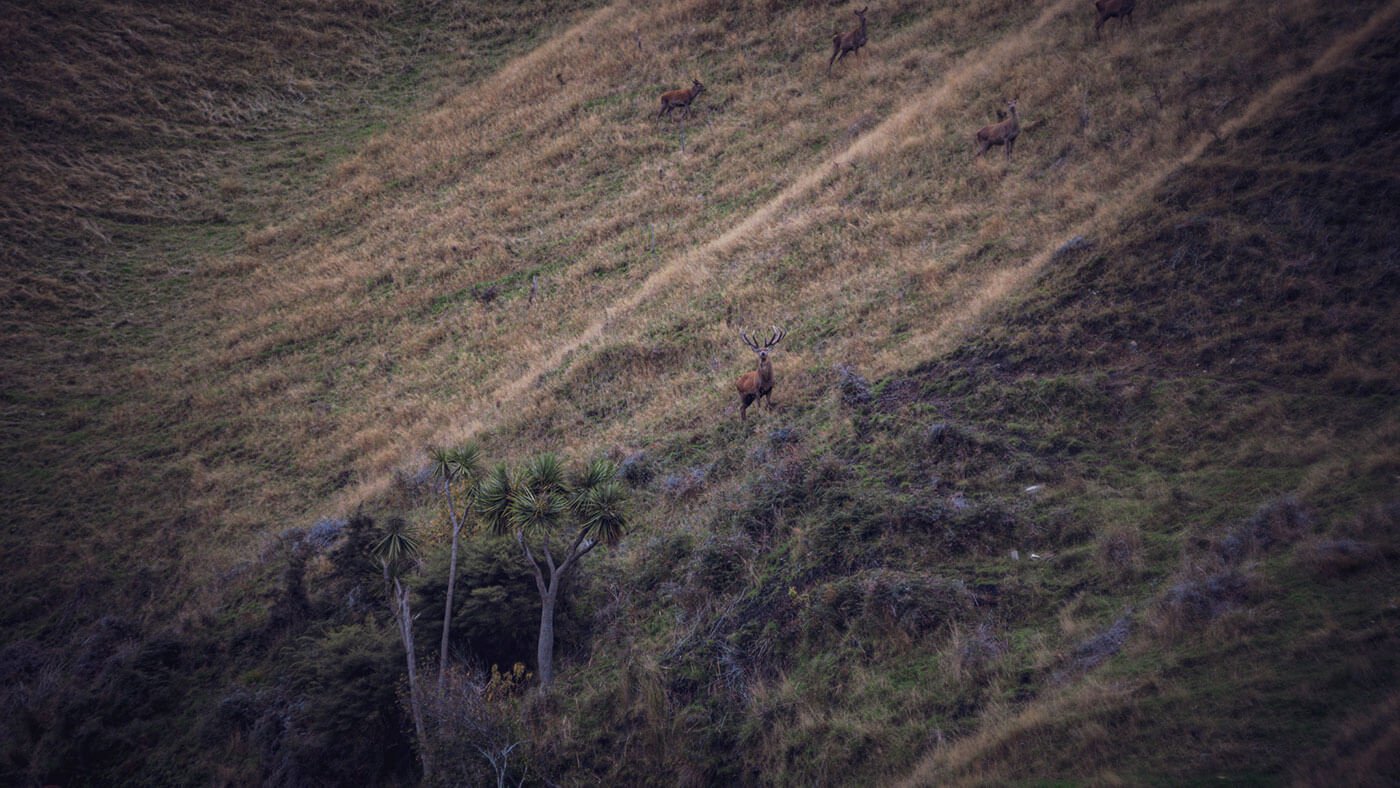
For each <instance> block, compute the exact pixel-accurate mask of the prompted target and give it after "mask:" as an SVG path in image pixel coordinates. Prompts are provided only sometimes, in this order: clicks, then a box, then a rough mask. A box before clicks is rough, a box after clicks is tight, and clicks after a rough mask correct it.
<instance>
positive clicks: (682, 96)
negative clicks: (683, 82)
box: [656, 79, 705, 118]
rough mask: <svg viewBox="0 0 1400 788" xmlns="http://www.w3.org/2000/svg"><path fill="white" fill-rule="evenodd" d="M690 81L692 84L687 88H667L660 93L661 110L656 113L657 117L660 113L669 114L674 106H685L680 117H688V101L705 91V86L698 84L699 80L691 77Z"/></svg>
mask: <svg viewBox="0 0 1400 788" xmlns="http://www.w3.org/2000/svg"><path fill="white" fill-rule="evenodd" d="M691 82H692V83H694V84H692V85H691V86H690V88H689V89H685V88H681V89H680V90H668V91H666V92H665V93H662V94H661V111H660V112H658V113H656V117H658V118H659V117H661V116H662V115H666V114H669V113H670V112H671V110H673V109H675V108H676V107H685V112H684V113H682V117H689V116H690V102H692V101H694V100H695V97H696V96H698V95H700V94H701V93H704V92H705V86H704V85H702V84H700V80H698V79H692V80H691Z"/></svg>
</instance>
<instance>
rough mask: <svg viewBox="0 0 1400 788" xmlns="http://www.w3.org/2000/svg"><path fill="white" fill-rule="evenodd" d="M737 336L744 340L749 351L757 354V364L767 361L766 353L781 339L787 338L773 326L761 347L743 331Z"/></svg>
mask: <svg viewBox="0 0 1400 788" xmlns="http://www.w3.org/2000/svg"><path fill="white" fill-rule="evenodd" d="M739 336H741V337H743V338H744V344H746V345H748V346H749V349H750V350H752V351H753V352H755V353H757V354H758V363H759V364H763V363H764V362H766V361H767V360H768V351H770V350H772V349H773V348H774V347H776V346H777V344H778V343H779V342H782V341H783V337H785V336H787V332H786V331H784V330H782V329H781V328H778V327H777V326H773V330H772V333H771V334H769V336H768V340H767V341H766V342H764V343H763V344H762V345H759V344H758V342H756V341H754V340H753V339H752V338H751V337H749V335H748V334H746V333H744V332H743V331H740V332H739Z"/></svg>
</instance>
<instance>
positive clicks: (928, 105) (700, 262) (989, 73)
mask: <svg viewBox="0 0 1400 788" xmlns="http://www.w3.org/2000/svg"><path fill="white" fill-rule="evenodd" d="M1081 2H1082V0H1059V2H1056V3H1053V4H1051V5H1049V6H1047V7H1046V8H1045V9H1044V10H1042V11H1041V12H1040V14H1039V15H1038V16H1037V17H1036V18H1035V20H1034V21H1033V22H1031V23H1030V24H1029V25H1027V26H1026V27H1024V28H1021V29H1020V30H1018V31H1016V32H1013V33H1009V34H1008V35H1006V36H1004V37H1003V38H1001V39H1000V40H998V41H997V43H995V44H993V45H992V46H990V47H988V48H986V49H980V50H977V51H975V52H969V53H968V54H967V55H965V56H964V57H963V58H962V60H961V61H960V62H959V63H958V64H957V65H956V66H954V67H953V68H951V69H949V70H948V71H945V72H944V73H943V75H942V79H941V80H940V81H939V82H938V83H937V84H936V85H934V86H933V87H931V88H929V89H928V90H925V91H923V92H921V93H918V94H916V95H915V96H914V97H913V98H911V99H910V100H909V101H908V102H906V103H905V105H904V106H903V108H902V109H900V110H899V111H898V112H896V113H895V114H894V115H892V116H890V117H889V118H887V119H886V120H885V121H883V122H882V123H880V124H879V125H877V126H876V127H875V128H873V129H871V130H870V131H869V132H867V133H866V134H864V135H862V136H861V137H859V138H858V139H856V140H855V141H854V142H853V143H851V145H850V146H849V147H847V148H846V149H845V150H843V151H841V152H840V153H838V154H835V155H833V156H830V157H828V158H827V159H826V160H824V161H822V162H821V163H819V164H817V165H816V166H814V167H812V168H811V169H810V170H808V171H807V173H806V174H805V175H802V176H801V177H799V178H797V179H796V180H795V181H793V182H792V183H791V184H789V185H788V186H787V188H785V189H783V191H782V192H780V193H779V194H778V195H777V196H775V197H773V198H772V199H771V200H769V201H768V202H767V203H765V204H763V205H762V206H760V207H758V208H757V209H756V210H755V211H754V212H753V213H751V214H749V215H748V216H747V217H746V218H745V219H744V220H743V221H741V222H739V223H738V224H736V225H734V226H733V227H731V228H730V229H729V230H728V231H726V232H724V233H723V234H721V235H719V236H718V237H716V238H714V239H712V240H710V241H708V242H706V243H704V244H701V245H699V246H697V247H693V248H692V249H690V250H689V251H687V252H685V253H683V254H681V255H680V256H678V257H676V258H674V259H672V260H671V261H670V262H668V263H665V264H663V265H661V266H660V267H659V268H657V269H656V270H655V271H653V272H652V273H651V274H649V275H648V276H647V277H646V279H644V280H643V281H642V283H641V284H640V285H639V286H638V287H637V289H635V290H633V291H632V292H631V293H630V294H628V295H627V296H626V297H624V298H622V299H621V300H619V301H617V302H616V303H614V304H613V306H612V308H611V309H609V310H607V313H606V314H605V315H604V316H603V317H601V318H599V319H597V320H594V321H593V322H592V323H591V324H590V325H589V326H588V327H587V328H585V329H584V330H583V331H581V332H580V333H579V334H578V335H577V336H575V337H574V338H573V339H570V340H568V341H564V342H560V343H558V344H556V345H554V346H553V348H552V350H551V351H550V352H548V353H546V354H543V355H542V356H541V357H540V358H539V360H537V361H536V362H535V363H533V364H531V365H530V366H529V367H528V368H526V369H525V370H523V371H522V372H521V373H520V374H519V375H517V376H515V377H513V378H511V379H510V380H509V381H507V382H506V383H505V384H503V385H502V386H501V387H500V388H498V389H496V390H495V391H493V392H491V394H489V395H488V396H486V397H483V398H481V399H480V400H478V401H477V403H476V406H475V407H474V408H470V409H469V410H470V411H473V413H472V414H470V415H466V416H464V417H462V418H460V419H459V420H457V421H456V422H454V423H452V424H451V425H449V426H448V427H446V428H444V429H442V430H441V431H440V432H439V433H438V434H437V436H436V439H435V441H434V442H435V443H439V444H443V445H452V444H456V443H460V442H462V441H465V440H467V439H469V438H470V437H471V436H473V435H475V434H477V433H479V432H482V431H483V430H484V429H486V428H487V427H488V426H489V425H490V424H491V422H492V420H493V417H494V414H495V409H494V407H493V403H496V402H519V401H521V400H522V399H523V398H526V397H529V396H531V391H532V390H533V389H534V388H535V386H536V383H537V382H538V381H539V380H540V378H542V377H543V376H545V375H547V374H549V373H551V372H553V371H555V370H557V369H559V368H560V367H562V366H565V365H567V363H569V361H570V359H571V358H573V357H576V356H577V354H578V352H579V351H580V350H581V349H583V348H585V347H587V346H588V345H591V344H592V343H594V342H596V341H598V339H600V338H601V337H603V336H604V334H605V332H608V333H615V332H616V331H617V330H619V329H621V328H624V327H625V323H626V321H628V319H629V318H631V317H632V315H633V314H634V313H635V312H636V311H637V309H638V308H639V307H640V306H642V305H643V304H646V303H648V302H649V301H650V300H651V299H652V298H654V297H656V296H657V295H658V294H659V293H660V292H661V291H662V290H664V289H666V288H668V287H671V286H673V285H676V284H677V283H682V282H686V281H688V282H689V283H691V284H697V285H698V284H702V283H704V282H705V281H706V280H707V279H708V278H709V276H710V270H709V269H710V265H711V264H712V263H714V262H716V261H718V260H720V259H721V258H723V256H724V255H726V254H729V253H731V252H732V251H733V250H734V249H735V248H736V247H737V246H738V245H739V244H740V243H742V242H744V241H746V240H748V239H750V238H751V237H753V236H754V235H756V234H758V233H760V232H761V231H762V230H764V229H765V228H766V227H767V226H768V225H769V224H770V223H771V222H772V221H773V220H774V217H776V216H777V215H778V214H779V213H780V212H781V211H783V210H784V209H786V208H788V207H789V206H791V205H792V204H794V203H795V202H797V201H798V200H800V199H802V198H804V197H806V196H808V195H809V194H812V193H814V192H815V191H816V190H817V189H818V187H819V186H820V185H821V183H822V180H823V179H824V178H825V177H826V176H827V174H828V173H830V172H831V171H832V170H833V169H835V168H840V167H842V166H849V165H850V164H851V163H852V162H855V161H858V160H860V159H863V158H869V157H873V156H876V155H879V154H881V153H883V152H885V151H886V150H888V149H891V148H892V147H893V146H895V145H898V144H899V143H900V141H901V140H902V139H904V138H905V136H907V134H908V133H910V132H912V131H914V130H916V129H917V128H918V127H919V125H920V124H921V121H923V120H924V119H925V118H927V117H928V116H929V115H930V113H933V112H935V111H937V110H939V109H942V108H943V107H945V105H947V104H948V103H949V100H950V99H952V98H954V97H955V95H956V94H957V92H958V91H959V90H960V89H962V88H963V87H964V86H966V85H967V84H969V83H970V82H973V81H974V80H978V79H992V78H995V77H996V73H997V67H998V66H999V65H1000V64H1004V63H1007V62H1010V61H1011V60H1013V59H1015V58H1017V57H1021V56H1024V55H1025V54H1026V53H1027V52H1028V51H1030V50H1031V49H1033V48H1034V47H1035V46H1037V45H1038V44H1039V42H1038V40H1037V39H1036V34H1037V33H1039V32H1040V31H1041V30H1042V29H1044V28H1045V26H1046V25H1048V24H1049V23H1051V22H1052V21H1054V20H1055V19H1056V18H1057V17H1059V16H1061V15H1062V14H1066V13H1070V12H1072V11H1073V9H1075V8H1079V7H1080V5H1081ZM603 19H604V14H603V12H599V13H598V14H595V15H593V16H592V17H590V18H589V19H587V20H585V21H584V22H582V23H581V24H580V25H579V26H577V27H576V28H574V29H571V30H570V31H568V32H566V33H565V34H563V35H561V36H558V37H556V38H555V39H552V40H551V41H550V42H549V43H548V44H546V45H545V46H547V47H554V48H557V47H558V46H561V45H562V42H565V41H569V40H571V37H576V36H577V34H578V33H577V31H578V30H579V29H582V28H585V27H587V28H589V29H591V28H592V27H594V26H596V25H597V24H599V23H600V22H601V21H602V20H603ZM537 53H538V51H536V52H532V53H531V54H530V55H527V56H525V58H527V59H529V61H530V63H534V62H536V61H538V60H540V59H542V58H544V57H547V56H548V55H538V54H537ZM526 65H527V64H521V65H519V66H515V65H514V64H513V65H512V66H508V67H507V69H506V70H505V71H504V72H503V74H502V77H501V78H502V79H508V78H511V75H514V74H517V73H519V70H520V69H523V68H525V67H526ZM412 451H414V450H412V449H409V450H406V452H405V454H403V455H402V457H403V459H402V460H401V462H407V461H408V458H409V457H410V456H411V452H412ZM391 478H392V476H391V474H390V473H389V469H381V470H380V472H378V473H376V475H375V476H374V477H372V478H370V479H368V480H366V481H365V482H363V483H361V484H359V485H357V486H355V487H352V488H349V489H347V490H346V491H345V492H343V493H342V494H341V495H340V497H339V498H338V500H337V501H336V504H335V506H336V508H337V509H338V510H341V511H348V510H350V509H353V508H354V507H356V506H358V505H359V504H361V503H364V502H366V501H369V500H372V499H374V498H376V497H378V496H381V495H383V494H384V492H385V491H386V490H387V489H388V487H389V484H390V481H391Z"/></svg>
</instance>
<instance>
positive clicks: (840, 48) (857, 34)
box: [826, 6, 870, 76]
mask: <svg viewBox="0 0 1400 788" xmlns="http://www.w3.org/2000/svg"><path fill="white" fill-rule="evenodd" d="M869 10H870V6H866V7H865V8H862V9H860V10H859V11H856V12H855V15H856V18H857V19H859V20H860V27H857V28H854V29H851V30H847V31H846V32H844V33H837V34H836V35H835V36H832V38H831V59H830V60H828V61H827V62H826V73H827V75H828V76H830V75H831V64H832V63H835V62H836V61H838V60H840V59H841V58H844V57H845V56H846V53H847V52H849V53H851V54H857V55H858V54H860V48H861V47H863V46H865V12H866V11H869Z"/></svg>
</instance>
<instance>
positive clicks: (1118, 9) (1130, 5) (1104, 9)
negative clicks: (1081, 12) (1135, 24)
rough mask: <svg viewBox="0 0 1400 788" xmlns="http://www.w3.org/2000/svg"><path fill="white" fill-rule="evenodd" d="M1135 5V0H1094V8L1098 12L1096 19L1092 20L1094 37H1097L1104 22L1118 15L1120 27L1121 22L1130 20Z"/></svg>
mask: <svg viewBox="0 0 1400 788" xmlns="http://www.w3.org/2000/svg"><path fill="white" fill-rule="evenodd" d="M1136 7H1137V0H1094V10H1096V11H1098V12H1099V18H1098V21H1096V22H1094V38H1096V39H1097V38H1099V31H1101V30H1103V25H1104V23H1105V22H1107V21H1108V20H1110V19H1112V18H1114V17H1118V19H1119V23H1118V24H1119V26H1120V27H1121V26H1122V24H1123V22H1132V21H1133V9H1134V8H1136Z"/></svg>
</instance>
